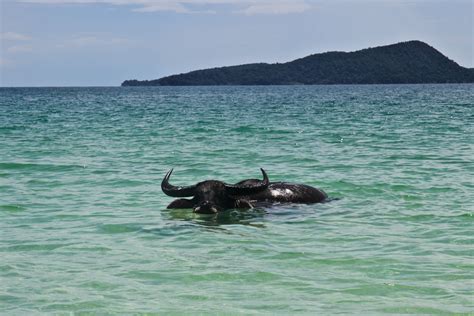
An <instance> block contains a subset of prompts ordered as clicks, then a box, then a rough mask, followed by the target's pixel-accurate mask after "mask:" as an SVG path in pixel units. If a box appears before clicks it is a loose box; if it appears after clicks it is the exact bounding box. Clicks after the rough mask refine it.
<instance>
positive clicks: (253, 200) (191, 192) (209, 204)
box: [161, 169, 327, 214]
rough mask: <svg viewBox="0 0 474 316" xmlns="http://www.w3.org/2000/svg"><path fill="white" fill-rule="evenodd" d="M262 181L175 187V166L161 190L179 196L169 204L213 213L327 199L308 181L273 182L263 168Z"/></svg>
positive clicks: (207, 183)
mask: <svg viewBox="0 0 474 316" xmlns="http://www.w3.org/2000/svg"><path fill="white" fill-rule="evenodd" d="M260 170H261V171H262V174H263V180H258V179H247V180H244V181H240V182H238V183H236V184H226V183H224V182H221V181H217V180H207V181H202V182H199V183H197V184H195V185H191V186H174V185H171V184H170V183H169V179H170V177H171V173H172V172H173V169H171V170H170V171H168V173H167V174H166V175H165V177H164V179H163V181H162V182H161V189H162V190H163V192H164V193H165V194H166V195H168V196H172V197H180V198H183V197H193V198H192V199H177V200H174V201H173V202H171V203H170V204H169V205H168V208H169V209H172V208H192V209H193V211H194V212H196V213H205V214H213V213H218V212H221V211H224V210H227V209H232V208H253V207H254V205H258V204H259V203H263V204H268V203H278V202H280V203H306V204H309V203H318V202H323V201H324V200H325V199H327V195H326V193H324V191H322V190H319V189H316V188H314V187H311V186H309V185H305V184H295V183H287V182H270V181H269V179H268V176H267V173H266V172H265V170H263V169H260Z"/></svg>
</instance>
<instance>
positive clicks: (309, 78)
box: [122, 41, 474, 86]
mask: <svg viewBox="0 0 474 316" xmlns="http://www.w3.org/2000/svg"><path fill="white" fill-rule="evenodd" d="M471 82H474V69H469V68H464V67H461V66H460V65H458V64H457V63H456V62H454V61H453V60H451V59H449V58H448V57H446V56H444V55H443V54H441V53H440V52H439V51H437V50H436V49H435V48H433V47H431V46H429V45H428V44H426V43H423V42H421V41H409V42H402V43H397V44H392V45H387V46H380V47H375V48H367V49H362V50H359V51H355V52H348V53H347V52H327V53H322V54H314V55H310V56H307V57H304V58H300V59H296V60H294V61H291V62H287V63H276V64H266V63H256V64H246V65H239V66H229V67H219V68H212V69H204V70H196V71H191V72H188V73H185V74H178V75H172V76H167V77H163V78H161V79H155V80H143V81H140V80H126V81H124V82H123V83H122V86H194V85H292V84H391V83H471Z"/></svg>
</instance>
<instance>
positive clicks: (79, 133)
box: [0, 85, 474, 315]
mask: <svg viewBox="0 0 474 316" xmlns="http://www.w3.org/2000/svg"><path fill="white" fill-rule="evenodd" d="M473 88H474V86H473V85H406V86H405V85H394V86H390V85H388V86H304V87H302V86H294V87H293V86H287V87H155V88H31V89H30V88H21V89H20V88H19V89H0V314H22V315H26V314H31V313H39V314H42V313H45V314H50V313H59V314H63V313H71V312H73V313H76V312H77V313H80V312H85V313H88V312H89V313H93V314H107V313H110V314H115V313H125V314H131V313H148V312H149V313H159V314H176V315H181V314H183V313H184V314H186V313H187V314H192V315H195V314H246V315H264V314H281V315H289V314H316V313H317V314H336V313H343V314H344V313H347V314H367V313H368V314H405V313H407V314H411V313H413V314H443V315H444V314H451V313H459V314H470V313H473V312H474V296H473V295H474V247H473V246H474V233H473V232H474V230H473V228H474V180H473V179H474V162H473V158H474V89H473ZM172 167H174V168H175V172H174V174H173V176H172V178H171V183H173V184H177V185H188V184H194V183H196V182H198V181H202V180H205V179H219V180H222V181H226V182H229V183H234V182H237V181H240V180H243V179H246V178H255V177H261V175H260V172H259V168H260V167H263V168H265V169H266V170H267V173H268V175H269V177H270V179H271V180H273V181H276V180H286V181H293V182H301V183H307V184H310V185H313V186H316V187H319V188H322V189H323V190H325V191H326V192H327V193H328V194H329V196H331V197H333V198H338V199H336V200H334V201H332V202H329V203H325V204H315V205H279V206H275V207H273V208H267V209H254V210H248V211H235V210H234V211H228V212H225V213H223V214H219V215H217V216H210V215H197V214H193V213H191V211H190V210H166V206H167V204H168V203H170V202H171V201H172V198H170V197H167V196H165V195H164V194H163V193H162V192H161V189H160V182H161V179H162V177H163V176H164V174H165V173H166V171H167V170H168V169H170V168H172Z"/></svg>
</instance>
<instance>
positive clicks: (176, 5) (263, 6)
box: [17, 0, 312, 15]
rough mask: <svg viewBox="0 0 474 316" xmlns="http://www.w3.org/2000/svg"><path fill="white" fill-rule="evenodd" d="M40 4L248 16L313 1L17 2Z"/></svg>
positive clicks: (303, 6) (307, 6)
mask: <svg viewBox="0 0 474 316" xmlns="http://www.w3.org/2000/svg"><path fill="white" fill-rule="evenodd" d="M17 1H20V2H28V3H38V4H109V5H129V6H135V8H134V9H133V11H135V12H157V11H171V12H176V13H216V12H215V11H214V10H198V9H196V7H198V6H208V5H222V4H225V5H231V6H234V7H238V8H239V10H235V11H234V12H238V13H243V14H247V15H255V14H288V13H301V12H304V11H307V10H309V9H311V7H312V5H311V4H309V2H310V1H311V0H293V1H291V0H273V1H271V0H17Z"/></svg>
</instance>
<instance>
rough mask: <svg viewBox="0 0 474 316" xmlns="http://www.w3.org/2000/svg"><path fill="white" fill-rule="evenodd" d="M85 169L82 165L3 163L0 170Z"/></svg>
mask: <svg viewBox="0 0 474 316" xmlns="http://www.w3.org/2000/svg"><path fill="white" fill-rule="evenodd" d="M79 168H84V166H81V165H55V164H36V163H16V162H3V163H0V170H2V169H3V170H25V169H26V170H28V169H30V170H33V171H54V172H56V171H69V170H74V169H79Z"/></svg>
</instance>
